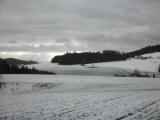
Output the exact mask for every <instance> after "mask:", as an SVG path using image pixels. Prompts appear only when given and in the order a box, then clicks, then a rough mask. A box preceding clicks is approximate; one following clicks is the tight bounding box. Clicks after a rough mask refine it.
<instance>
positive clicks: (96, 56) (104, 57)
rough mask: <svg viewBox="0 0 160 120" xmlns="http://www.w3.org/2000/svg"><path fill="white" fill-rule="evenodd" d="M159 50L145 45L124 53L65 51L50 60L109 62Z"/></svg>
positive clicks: (82, 63)
mask: <svg viewBox="0 0 160 120" xmlns="http://www.w3.org/2000/svg"><path fill="white" fill-rule="evenodd" d="M153 52H160V45H155V46H147V47H145V48H142V49H140V50H136V51H132V52H128V53H124V52H119V51H113V50H104V51H102V52H83V53H76V52H74V53H66V54H64V55H59V56H55V57H54V58H53V59H52V60H51V62H52V63H58V64H62V65H73V64H81V65H84V64H87V63H97V62H110V61H120V60H126V59H128V58H133V57H135V56H140V55H143V54H147V53H153Z"/></svg>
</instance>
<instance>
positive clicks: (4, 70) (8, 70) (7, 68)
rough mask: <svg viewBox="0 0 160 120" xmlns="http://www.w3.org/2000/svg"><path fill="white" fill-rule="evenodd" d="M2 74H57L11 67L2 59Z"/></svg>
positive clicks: (0, 68)
mask: <svg viewBox="0 0 160 120" xmlns="http://www.w3.org/2000/svg"><path fill="white" fill-rule="evenodd" d="M0 74H55V73H54V72H48V71H42V70H37V69H35V68H34V67H33V68H28V67H27V66H18V65H11V64H9V63H7V62H6V61H5V60H3V59H1V58H0Z"/></svg>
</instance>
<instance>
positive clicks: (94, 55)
mask: <svg viewBox="0 0 160 120" xmlns="http://www.w3.org/2000/svg"><path fill="white" fill-rule="evenodd" d="M122 59H125V57H124V56H123V53H120V52H117V51H103V52H84V53H76V52H74V53H66V54H64V55H61V56H55V57H54V58H53V59H52V60H51V62H52V63H59V64H62V65H72V64H81V65H84V64H86V63H96V62H105V61H118V60H122Z"/></svg>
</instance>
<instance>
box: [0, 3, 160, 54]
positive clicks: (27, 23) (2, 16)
mask: <svg viewBox="0 0 160 120" xmlns="http://www.w3.org/2000/svg"><path fill="white" fill-rule="evenodd" d="M159 6H160V0H0V51H1V53H2V52H7V53H9V52H10V53H11V52H12V53H13V52H26V54H27V53H28V52H29V53H52V52H53V53H55V54H56V53H60V52H62V53H63V52H65V51H96V50H103V49H114V50H122V51H128V50H134V49H137V48H141V47H143V46H146V45H152V44H160V14H159V11H160V8H159ZM1 53H0V55H2V54H1ZM40 56H41V54H40Z"/></svg>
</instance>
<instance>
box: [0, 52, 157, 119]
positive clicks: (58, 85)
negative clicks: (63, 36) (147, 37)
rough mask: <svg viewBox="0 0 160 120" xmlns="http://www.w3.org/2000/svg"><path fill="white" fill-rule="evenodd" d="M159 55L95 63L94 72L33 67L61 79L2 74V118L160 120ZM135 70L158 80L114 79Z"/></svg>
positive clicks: (74, 67)
mask: <svg viewBox="0 0 160 120" xmlns="http://www.w3.org/2000/svg"><path fill="white" fill-rule="evenodd" d="M151 56H152V57H153V56H154V54H152V55H151ZM157 56H159V53H156V58H154V57H153V58H152V59H148V60H141V59H131V60H127V61H119V62H106V63H95V64H94V66H96V67H95V68H92V67H90V66H92V65H91V64H86V65H85V66H80V65H70V66H64V65H57V64H50V63H40V64H35V65H29V67H35V68H37V69H42V70H48V71H55V72H56V73H59V74H57V75H31V74H30V75H24V74H21V75H18V74H8V75H7V74H1V76H0V78H1V81H2V82H1V89H0V96H1V97H0V119H1V120H29V119H32V120H160V79H159V76H158V75H159V74H158V73H157V72H156V71H157V69H158V65H159V58H157ZM131 68H132V69H131ZM135 69H137V70H139V71H140V72H141V73H147V74H149V75H151V77H152V74H156V78H151V77H150V78H146V77H144V78H142V77H114V74H128V73H131V72H133V71H134V70H135Z"/></svg>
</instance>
